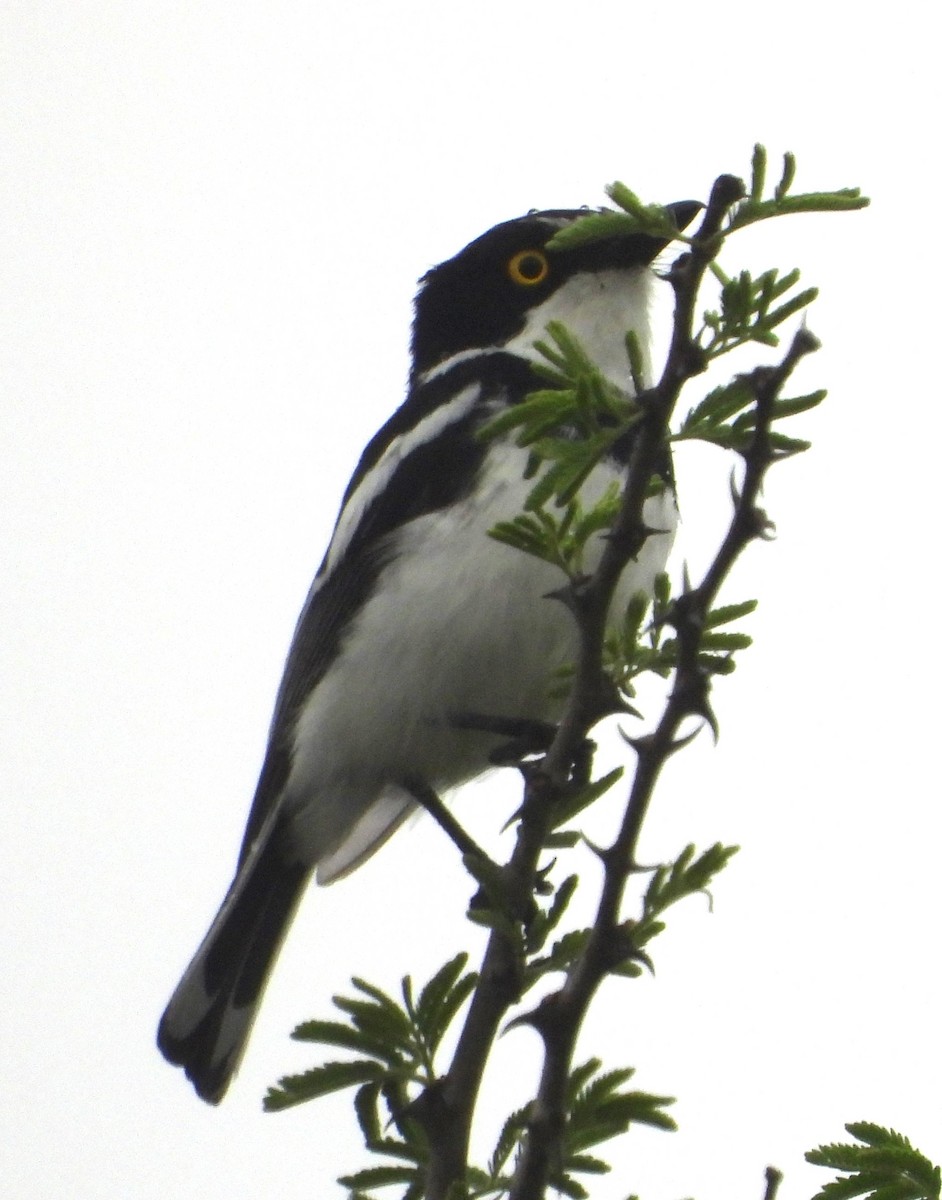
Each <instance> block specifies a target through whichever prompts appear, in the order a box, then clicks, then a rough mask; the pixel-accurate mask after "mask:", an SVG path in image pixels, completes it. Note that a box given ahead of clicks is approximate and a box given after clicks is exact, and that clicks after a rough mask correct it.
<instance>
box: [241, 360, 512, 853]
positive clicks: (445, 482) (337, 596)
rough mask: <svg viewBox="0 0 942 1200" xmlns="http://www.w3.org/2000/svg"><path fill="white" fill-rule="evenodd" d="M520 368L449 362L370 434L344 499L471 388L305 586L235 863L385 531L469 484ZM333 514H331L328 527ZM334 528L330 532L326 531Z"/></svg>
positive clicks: (376, 569) (380, 552) (269, 797)
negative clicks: (487, 421) (482, 432)
mask: <svg viewBox="0 0 942 1200" xmlns="http://www.w3.org/2000/svg"><path fill="white" fill-rule="evenodd" d="M534 383H535V378H534V376H533V374H532V372H531V370H530V367H529V365H528V364H527V363H526V362H525V361H524V360H522V359H520V358H517V357H515V356H513V355H510V354H504V353H497V354H494V353H491V354H487V355H482V356H480V357H475V358H474V359H471V360H466V361H464V362H462V363H459V364H456V365H455V366H454V367H453V368H451V369H450V370H447V371H444V372H442V374H441V375H439V376H438V377H436V378H435V379H433V380H432V381H431V382H429V383H427V384H420V385H419V386H418V387H416V388H414V389H413V390H412V392H411V393H410V395H409V398H408V399H407V400H406V402H405V403H404V404H403V405H402V407H401V408H399V409H398V411H397V412H396V413H395V414H394V415H393V416H392V417H391V418H390V420H389V421H388V422H387V423H386V424H385V425H384V426H383V428H382V429H381V430H380V431H379V433H377V434H376V436H375V437H374V438H373V439H372V440H371V442H370V443H369V445H368V446H367V448H366V450H365V451H364V452H363V455H362V457H361V459H360V462H359V464H358V466H357V469H356V471H355V472H354V474H353V478H352V479H351V481H350V484H349V485H348V487H347V490H346V493H345V494H344V499H343V504H342V506H341V516H342V514H343V512H344V511H345V509H346V507H347V505H348V504H349V503H350V502H351V501H352V500H353V498H354V497H355V496H356V495H357V494H358V493H359V491H360V489H361V487H368V486H369V474H370V471H371V470H372V469H373V468H375V467H377V466H378V464H379V463H380V461H381V459H382V456H383V454H384V452H385V451H386V449H387V448H388V447H389V446H390V445H391V444H392V443H393V441H394V440H395V439H396V438H398V437H402V436H404V435H407V434H409V433H412V432H413V431H414V432H415V433H416V434H418V435H421V424H422V422H423V421H424V420H427V419H431V418H433V417H434V416H435V415H436V414H438V413H440V412H441V409H442V406H443V405H445V404H447V403H448V401H449V400H451V399H453V398H455V397H457V396H458V395H459V394H460V393H461V392H462V391H463V390H464V389H466V388H469V387H474V388H475V389H476V394H475V395H474V396H473V397H472V399H471V400H470V401H469V406H468V407H467V408H465V409H463V410H462V412H461V413H459V414H456V419H455V420H454V421H453V422H452V423H450V424H446V425H445V426H444V427H443V428H440V429H438V431H437V432H436V433H435V434H434V436H430V438H429V440H427V441H422V440H418V441H417V443H416V445H415V446H414V447H413V448H412V449H411V450H410V452H409V453H408V454H407V455H406V456H405V457H403V458H402V459H401V460H400V461H399V463H398V464H397V465H396V467H395V469H394V471H393V472H392V474H391V475H390V477H389V478H388V480H387V481H386V483H385V485H384V486H383V487H382V488H381V489H379V490H378V491H377V492H376V493H375V494H374V495H373V496H372V497H371V499H370V500H369V503H368V504H366V506H365V507H364V511H363V513H362V514H361V516H360V519H359V521H358V523H357V526H356V528H355V529H354V530H353V531H352V533H351V535H350V537H349V540H348V542H347V545H346V548H345V550H344V553H343V555H342V557H341V558H340V560H339V561H338V562H336V563H334V564H333V565H332V566H331V567H330V569H329V570H328V569H327V563H328V560H329V556H330V551H329V550H328V555H327V557H325V559H324V562H323V563H322V564H321V567H320V570H319V571H318V574H317V578H316V579H315V580H314V585H313V587H312V588H311V591H310V594H309V596H308V599H307V602H306V604H305V606H304V608H303V610H302V612H301V616H300V618H299V620H298V624H297V628H296V629H295V634H294V639H293V641H292V643H291V648H290V650H289V651H288V658H287V662H286V663H285V671H284V676H283V677H282V681H281V686H280V687H279V690H278V697H277V699H276V701H275V712H274V716H273V718H272V725H271V731H270V734H269V740H268V749H267V751H266V754H265V761H264V764H263V766H262V771H261V775H260V777H259V781H258V787H257V789H256V792H255V798H254V800H253V802H252V808H251V811H250V813H249V819H248V824H247V826H246V830H245V836H244V839H243V842H242V849H241V851H240V854H239V865H240V866H241V864H242V863H243V862H244V861H245V858H246V855H247V854H248V851H249V848H250V847H251V845H252V842H253V841H254V840H255V838H256V837H257V836H258V834H259V832H260V830H261V828H262V825H263V824H264V822H265V819H266V817H267V816H268V813H269V812H270V811H271V808H272V806H273V805H274V804H275V803H276V802H277V800H278V797H279V796H280V794H281V791H282V789H283V787H284V785H285V782H286V780H287V778H288V775H289V773H290V771H291V742H292V735H293V730H294V722H295V719H296V718H297V715H298V713H299V711H300V709H301V707H302V706H303V704H304V702H305V700H306V699H307V697H308V696H309V695H310V694H311V692H312V691H313V689H314V688H315V687H316V686H317V684H318V683H319V682H320V680H321V679H322V678H323V676H324V675H325V673H326V672H327V670H328V669H329V667H330V665H331V663H332V662H333V661H334V659H335V658H336V656H337V653H338V651H339V648H340V643H341V639H342V636H343V633H344V630H345V629H346V627H347V625H348V623H349V622H350V620H351V619H352V618H353V617H354V616H355V615H356V613H357V612H358V611H359V610H360V608H361V607H362V605H363V604H364V603H365V602H366V600H367V599H368V598H369V596H370V594H371V592H372V591H373V588H374V587H375V585H376V581H377V579H378V577H379V575H380V574H381V572H382V571H383V568H384V567H385V566H386V564H387V563H388V562H389V560H390V557H391V556H392V554H393V553H394V549H395V545H394V539H393V538H392V536H391V535H392V534H394V533H395V532H396V530H397V529H399V528H401V527H402V526H403V525H406V524H407V523H408V522H410V521H413V520H415V519H416V518H417V517H420V516H423V515H424V514H426V513H430V512H434V511H435V510H436V509H441V508H446V507H448V506H449V505H451V504H454V503H455V502H456V501H458V500H460V499H461V498H462V497H463V496H465V495H467V493H468V492H469V491H470V490H471V489H472V488H473V486H474V481H475V479H476V477H477V474H478V471H479V469H480V466H481V463H482V461H483V458H484V455H485V453H486V449H487V447H486V446H485V445H484V444H483V443H482V442H480V441H479V440H478V439H477V437H476V436H475V431H476V429H477V427H478V426H479V425H480V424H481V421H482V418H483V417H484V416H485V415H487V413H488V411H493V407H492V406H493V403H494V402H495V401H496V402H502V403H514V402H515V401H517V400H519V399H521V398H522V397H523V396H524V395H525V394H526V392H528V391H530V390H532V388H533V387H534ZM339 520H340V518H339V517H338V524H339ZM336 531H337V527H336V526H335V529H334V536H335V537H336Z"/></svg>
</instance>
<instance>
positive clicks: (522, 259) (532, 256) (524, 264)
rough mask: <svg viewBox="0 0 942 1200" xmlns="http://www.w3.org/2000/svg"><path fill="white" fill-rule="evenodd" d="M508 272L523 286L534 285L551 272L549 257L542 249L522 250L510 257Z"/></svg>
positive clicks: (515, 281)
mask: <svg viewBox="0 0 942 1200" xmlns="http://www.w3.org/2000/svg"><path fill="white" fill-rule="evenodd" d="M507 274H508V275H509V276H510V278H511V279H512V280H513V281H514V283H519V284H520V286H521V287H533V286H534V285H535V284H538V283H542V282H543V280H544V279H545V278H546V276H547V275H548V274H549V259H547V257H546V255H545V254H544V253H543V251H542V250H520V251H518V252H517V253H516V254H515V255H514V256H513V258H511V259H509V261H508V263H507Z"/></svg>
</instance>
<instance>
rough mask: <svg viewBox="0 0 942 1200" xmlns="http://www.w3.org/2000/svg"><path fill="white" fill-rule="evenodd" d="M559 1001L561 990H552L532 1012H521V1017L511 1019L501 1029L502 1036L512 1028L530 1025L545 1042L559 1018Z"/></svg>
mask: <svg viewBox="0 0 942 1200" xmlns="http://www.w3.org/2000/svg"><path fill="white" fill-rule="evenodd" d="M559 1002H560V994H559V992H550V994H549V995H548V996H544V997H543V999H542V1000H541V1001H540V1003H539V1004H538V1005H537V1006H536V1008H534V1009H532V1010H531V1011H530V1012H527V1013H521V1014H520V1016H519V1017H514V1018H513V1019H512V1020H511V1021H508V1022H507V1024H506V1025H505V1026H504V1028H503V1029H502V1030H501V1031H500V1036H501V1037H503V1036H504V1034H505V1033H510V1031H511V1029H519V1028H520V1026H521V1025H529V1027H530V1028H531V1029H535V1030H536V1032H537V1033H538V1034H539V1035H540V1037H541V1038H542V1039H543V1040H544V1042H545V1041H546V1040H547V1039H548V1037H549V1033H550V1030H551V1029H552V1027H553V1025H554V1023H555V1021H556V1019H557V1017H556V1010H557V1009H558V1008H559Z"/></svg>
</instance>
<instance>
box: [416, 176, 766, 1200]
mask: <svg viewBox="0 0 942 1200" xmlns="http://www.w3.org/2000/svg"><path fill="white" fill-rule="evenodd" d="M744 195H745V187H744V185H743V183H742V181H741V180H739V179H736V178H734V177H733V176H729V175H722V176H720V177H719V178H718V179H717V180H716V182H715V183H714V185H713V189H712V192H711V195H710V200H709V203H708V205H707V208H706V211H705V213H704V216H703V219H702V221H701V225H700V228H699V230H698V231H697V235H696V237H695V238H694V239H692V242H691V249H690V251H689V253H687V254H684V255H682V256H681V258H680V259H678V260H677V262H676V263H675V264H674V266H673V267H672V269H671V272H670V275H669V280H670V283H671V285H672V287H673V289H674V295H675V314H674V332H673V337H672V340H671V346H670V349H669V351H668V357H667V362H666V365H665V368H664V371H663V373H662V376H661V380H660V382H659V383H658V385H657V387H656V388H654V389H653V390H652V391H650V392H648V393H643V394H642V395H641V396H640V397H639V398H638V402H639V404H640V405H641V407H642V408H643V409H644V417H643V419H642V421H641V422H640V423H639V427H638V432H637V435H636V437H635V441H634V444H633V448H632V454H631V460H630V463H629V468H628V478H627V484H626V487H625V491H624V494H623V497H622V501H621V506H620V510H619V513H618V516H617V518H616V521H615V523H614V526H613V528H612V530H611V533H610V535H609V538H608V540H607V542H606V545H605V549H604V550H603V553H602V557H601V561H600V563H599V566H598V568H597V569H596V571H595V572H594V573H593V575H592V576H591V577H590V578H589V579H588V580H587V581H584V582H583V583H581V584H575V585H573V586H572V587H571V588H570V589H569V592H568V596H567V600H568V603H569V605H570V607H571V608H572V609H573V610H574V613H575V616H576V623H577V628H578V637H579V650H578V655H577V659H576V670H575V677H574V680H573V685H572V690H571V693H570V697H569V701H568V703H567V705H566V711H565V713H564V714H563V718H562V721H561V722H560V725H559V728H558V730H557V732H556V736H555V738H554V740H553V742H552V745H551V746H550V748H549V750H548V752H547V754H546V757H545V758H544V760H543V762H542V764H541V766H540V768H539V769H538V770H536V771H531V772H529V774H528V778H527V785H526V788H525V793H524V801H523V806H522V809H521V818H520V823H519V826H518V831H517V841H516V844H515V846H514V850H513V853H512V855H511V857H510V860H509V862H508V863H507V865H506V866H505V867H504V876H505V883H506V887H507V891H508V893H509V894H510V895H514V896H517V897H520V898H523V897H526V898H528V899H529V898H531V897H532V894H533V890H534V886H535V884H536V881H537V867H538V864H539V858H540V854H541V852H542V850H543V847H544V844H545V841H546V838H547V836H548V834H549V832H550V830H551V828H552V815H553V809H554V807H555V805H556V804H557V803H558V801H559V799H560V797H561V795H562V793H563V789H564V788H565V785H566V782H567V781H568V779H569V775H570V772H571V769H572V764H573V762H574V761H575V760H576V759H577V758H578V754H579V749H580V747H581V746H582V744H583V743H584V741H585V738H586V736H587V734H588V731H589V729H590V728H591V727H592V725H593V724H594V723H595V722H596V721H597V720H598V719H599V717H600V716H601V715H602V714H603V713H604V712H605V711H607V709H606V702H607V699H608V696H609V695H610V690H609V689H608V688H606V687H605V684H604V674H603V671H602V646H603V641H604V636H605V626H606V618H607V615H608V610H609V608H610V606H611V602H612V598H613V596H614V593H615V588H616V586H617V584H618V580H619V578H620V576H621V574H622V571H623V570H624V568H625V567H626V566H627V564H628V562H629V561H631V559H633V558H635V557H636V556H637V554H638V553H639V552H640V550H641V548H642V546H643V545H644V542H645V540H646V539H647V537H648V536H649V535H650V534H651V533H652V532H653V531H652V530H650V529H648V527H647V526H646V525H645V522H644V519H643V510H644V503H645V499H646V497H647V494H648V489H649V485H650V481H651V478H652V477H653V475H654V474H655V473H656V471H657V467H658V463H659V460H660V457H661V454H662V451H663V447H664V445H665V444H666V442H667V438H668V430H669V425H670V419H671V416H672V414H673V411H674V407H675V406H676V403H677V400H678V398H679V396H680V392H681V389H682V387H683V385H684V384H685V383H686V382H687V380H688V379H691V378H693V377H694V376H695V375H697V374H700V373H701V372H702V371H703V370H704V369H705V367H706V360H705V356H704V354H703V352H702V351H701V350H700V348H699V347H698V346H697V345H696V343H695V342H694V340H693V325H694V319H695V315H696V303H697V295H698V292H699V288H700V285H701V283H702V280H703V276H704V274H705V273H706V271H707V269H708V267H709V264H710V262H712V261H713V259H714V258H715V257H716V255H717V253H718V252H719V249H720V246H721V245H722V237H721V235H720V229H721V228H722V226H723V223H724V221H725V219H726V218H727V216H728V215H729V212H730V210H731V209H732V207H733V206H734V205H735V204H736V203H737V202H738V201H739V200H741V199H742V198H743V196H744ZM640 767H641V763H640V761H639V770H640ZM655 774H656V773H655ZM653 782H654V780H653V778H652V779H651V780H650V786H653ZM522 966H523V964H522V958H521V951H520V947H519V945H518V944H516V943H515V942H514V939H513V938H512V937H511V936H509V935H508V933H507V932H506V931H505V930H504V929H502V928H500V927H497V928H494V929H493V930H492V932H491V935H490V937H489V939H488V944H487V949H486V950H485V953H484V959H483V962H482V965H481V971H480V977H479V981H478V985H477V987H476V989H475V993H474V996H473V998H472V1000H471V1004H470V1007H469V1010H468V1015H467V1018H466V1020H465V1023H464V1026H463V1028H462V1031H461V1034H460V1036H459V1040H458V1045H457V1046H456V1048H455V1052H454V1055H453V1057H452V1061H451V1065H450V1067H449V1069H448V1072H447V1074H446V1075H445V1076H444V1078H443V1079H442V1080H441V1081H440V1082H439V1083H438V1084H437V1085H436V1086H435V1087H434V1088H432V1089H429V1090H427V1091H426V1092H425V1093H424V1094H423V1096H422V1097H421V1098H420V1100H419V1102H418V1103H417V1104H416V1105H415V1106H414V1107H413V1115H415V1116H416V1118H417V1119H418V1120H419V1121H420V1122H421V1123H422V1125H423V1127H424V1129H425V1130H426V1133H427V1135H428V1139H429V1146H430V1154H429V1163H428V1170H427V1175H426V1196H427V1198H428V1200H447V1198H448V1194H449V1191H450V1190H451V1188H452V1185H453V1184H454V1183H456V1182H457V1181H459V1180H462V1179H463V1178H464V1176H465V1172H466V1168H467V1159H468V1144H469V1140H470V1135H471V1122H472V1118H473V1115H474V1108H475V1104H476V1101H477V1094H478V1090H479V1088H480V1083H481V1078H482V1075H483V1072H484V1067H485V1064H486V1062H487V1058H488V1056H489V1054H490V1050H491V1047H492V1045H493V1043H494V1039H495V1037H496V1036H497V1033H498V1030H499V1028H500V1025H501V1023H502V1021H503V1020H504V1018H505V1016H506V1015H507V1012H508V1011H509V1009H510V1008H511V1006H512V1005H513V1004H514V1003H515V1002H516V1001H517V1000H518V999H519V997H520V993H521V987H522V981H523V975H522ZM599 978H601V975H600V976H599ZM594 986H597V982H596V984H595V985H594ZM594 986H593V988H592V989H591V990H592V991H594ZM580 990H581V985H580ZM590 997H591V991H590V992H589V993H588V995H587V996H586V999H585V1004H587V1003H588V999H589V998H590ZM584 1010H585V1008H584V1004H582V1005H581V1006H580V1012H584ZM579 1020H580V1021H581V1016H580V1018H579ZM576 1028H577V1026H576ZM570 1057H571V1051H570V1053H569V1054H568V1055H562V1056H561V1055H550V1054H547V1056H546V1061H545V1071H544V1079H545V1080H546V1083H545V1087H544V1085H543V1084H541V1093H540V1095H541V1096H543V1095H544V1093H545V1098H546V1100H547V1103H546V1104H544V1105H543V1107H542V1108H541V1107H540V1101H539V1099H538V1101H537V1112H538V1113H539V1112H543V1113H544V1114H545V1115H546V1122H545V1123H546V1125H547V1130H549V1126H550V1125H552V1126H553V1128H557V1127H558V1121H556V1120H555V1118H554V1117H552V1114H554V1113H556V1112H558V1111H559V1107H560V1102H561V1101H560V1100H558V1099H557V1098H559V1097H561V1096H562V1095H563V1093H564V1087H565V1079H563V1080H559V1079H557V1078H555V1072H556V1071H557V1070H558V1069H559V1068H560V1067H561V1065H562V1064H563V1062H564V1061H565V1062H566V1063H568V1061H569V1059H570ZM547 1073H549V1075H553V1078H552V1079H549V1078H547ZM534 1132H535V1131H534ZM548 1144H549V1143H548V1142H547V1140H546V1138H545V1137H537V1136H534V1135H533V1134H531V1136H530V1137H529V1138H528V1139H527V1145H526V1150H525V1157H524V1161H523V1162H522V1163H521V1167H520V1170H518V1173H517V1182H516V1183H515V1185H514V1192H513V1193H512V1195H513V1196H514V1197H518V1196H519V1197H524V1196H526V1197H531V1196H532V1197H537V1196H542V1194H543V1190H544V1189H545V1182H546V1177H547V1173H548V1162H549V1158H548ZM527 1164H531V1165H529V1166H528V1167H527V1171H526V1173H525V1172H524V1166H526V1165H527ZM521 1188H526V1190H523V1191H521V1190H520V1189H521ZM534 1188H536V1189H537V1190H533V1189H534Z"/></svg>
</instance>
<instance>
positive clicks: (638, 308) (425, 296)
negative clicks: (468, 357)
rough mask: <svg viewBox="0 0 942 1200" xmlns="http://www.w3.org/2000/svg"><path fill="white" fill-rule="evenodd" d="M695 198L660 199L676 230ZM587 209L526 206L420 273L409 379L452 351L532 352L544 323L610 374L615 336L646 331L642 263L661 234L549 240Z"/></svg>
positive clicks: (618, 339) (620, 351) (618, 341)
mask: <svg viewBox="0 0 942 1200" xmlns="http://www.w3.org/2000/svg"><path fill="white" fill-rule="evenodd" d="M699 208H700V205H699V204H697V203H696V202H694V201H682V202H680V203H678V204H673V205H670V206H669V211H670V212H671V214H672V216H673V219H674V221H675V223H676V225H677V228H678V229H683V228H685V227H686V226H687V225H688V224H689V223H690V221H691V220H693V217H694V216H695V214H696V212H697V211H698V210H699ZM590 211H592V210H589V209H554V210H549V211H546V212H532V213H528V214H527V216H525V217H517V218H516V219H515V220H512V221H504V222H503V223H502V224H500V225H495V226H494V228H493V229H490V230H488V232H487V233H485V234H482V236H481V237H479V238H476V239H475V240H474V241H473V242H471V243H470V244H469V245H467V246H465V248H464V249H463V250H462V251H460V253H458V254H456V255H455V257H454V258H450V259H448V261H447V262H443V263H442V264H441V265H440V266H437V267H433V268H432V270H431V271H429V272H428V273H427V274H426V275H425V276H424V277H423V279H422V281H421V286H420V289H419V294H418V296H417V298H416V303H415V320H414V322H413V326H412V362H413V378H416V377H418V376H420V375H422V374H423V373H425V372H428V371H430V370H433V369H434V368H435V367H436V366H438V365H439V364H441V363H443V362H445V361H447V360H449V359H451V358H453V357H454V356H455V355H456V354H462V353H466V352H469V351H477V350H484V349H489V348H492V347H493V348H497V347H504V348H506V349H508V350H511V351H513V352H515V353H518V354H522V355H525V356H528V357H532V356H534V354H535V352H534V351H533V350H532V344H533V342H534V341H535V340H536V339H537V338H539V337H541V336H542V335H543V332H544V330H545V328H546V325H547V323H548V322H549V321H561V322H562V323H563V324H564V325H565V326H567V328H568V329H570V331H571V332H572V333H574V334H575V335H576V337H577V338H578V339H579V340H580V341H581V342H582V343H583V345H584V347H585V349H586V351H587V352H588V353H589V355H590V357H591V358H593V360H594V361H596V362H597V363H598V365H599V366H600V367H601V368H602V369H603V370H606V373H609V371H608V370H607V368H609V367H614V366H615V364H614V363H610V362H609V361H608V360H609V359H611V358H612V356H613V355H614V354H615V353H617V355H618V365H619V367H620V369H621V370H623V369H624V365H625V352H624V335H625V332H626V330H627V329H635V330H636V332H638V333H639V335H641V336H642V339H644V338H645V335H646V333H647V324H648V299H649V289H648V285H649V281H650V279H651V272H650V270H649V269H648V268H649V267H650V266H651V264H652V263H653V262H654V260H655V259H656V257H657V256H658V254H659V253H660V252H661V250H663V249H664V247H665V245H666V244H667V239H664V238H655V237H650V236H648V235H646V234H639V233H629V234H624V233H622V234H618V235H615V236H611V237H608V238H605V239H602V240H598V241H592V242H590V243H588V244H585V245H582V246H576V247H573V248H564V247H561V248H554V247H551V246H550V245H549V242H550V241H551V239H552V238H553V236H554V235H555V234H556V233H558V232H559V231H560V230H561V229H564V228H565V227H566V226H568V225H571V224H572V223H573V222H574V221H578V220H579V219H580V218H582V217H585V216H587V215H588V214H589V213H590Z"/></svg>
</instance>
